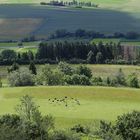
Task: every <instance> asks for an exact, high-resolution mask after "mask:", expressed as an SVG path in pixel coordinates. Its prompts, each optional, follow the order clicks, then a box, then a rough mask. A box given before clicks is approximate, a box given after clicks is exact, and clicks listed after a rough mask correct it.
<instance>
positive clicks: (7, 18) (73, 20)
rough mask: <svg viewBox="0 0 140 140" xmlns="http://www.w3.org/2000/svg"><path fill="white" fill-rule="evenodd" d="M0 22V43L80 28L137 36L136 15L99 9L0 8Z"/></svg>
mask: <svg viewBox="0 0 140 140" xmlns="http://www.w3.org/2000/svg"><path fill="white" fill-rule="evenodd" d="M16 11H18V12H16ZM120 19H121V20H120ZM0 20H1V22H0V25H1V26H0V30H1V33H0V38H1V39H2V40H4V39H20V38H23V37H26V36H29V35H35V36H37V37H39V38H42V37H47V36H48V34H50V33H52V32H54V31H56V30H57V29H66V30H68V31H75V30H76V29H79V28H83V29H86V30H95V31H99V32H101V33H107V34H109V33H114V32H116V31H117V32H124V33H125V32H129V31H136V32H140V24H139V23H140V17H139V14H138V13H131V14H130V13H126V12H119V11H114V10H107V9H100V8H99V9H75V8H74V9H72V8H57V7H47V6H46V7H45V6H39V5H0ZM15 20H16V22H14V21H15Z"/></svg>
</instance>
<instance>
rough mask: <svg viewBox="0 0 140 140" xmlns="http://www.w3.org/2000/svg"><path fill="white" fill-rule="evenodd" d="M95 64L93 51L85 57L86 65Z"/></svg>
mask: <svg viewBox="0 0 140 140" xmlns="http://www.w3.org/2000/svg"><path fill="white" fill-rule="evenodd" d="M95 62H96V58H95V56H94V53H93V51H90V52H89V53H88V55H87V63H89V64H94V63H95Z"/></svg>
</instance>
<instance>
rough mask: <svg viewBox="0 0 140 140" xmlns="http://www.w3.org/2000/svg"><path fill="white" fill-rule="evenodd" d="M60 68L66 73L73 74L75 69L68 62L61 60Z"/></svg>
mask: <svg viewBox="0 0 140 140" xmlns="http://www.w3.org/2000/svg"><path fill="white" fill-rule="evenodd" d="M58 69H59V70H60V71H62V72H63V73H64V74H66V75H72V74H73V71H74V69H73V68H72V67H71V66H70V65H69V64H68V63H66V62H59V64H58Z"/></svg>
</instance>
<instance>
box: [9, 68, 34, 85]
mask: <svg viewBox="0 0 140 140" xmlns="http://www.w3.org/2000/svg"><path fill="white" fill-rule="evenodd" d="M8 82H9V84H10V86H33V85H34V84H35V82H34V76H33V75H32V74H31V72H30V71H29V70H28V69H27V68H21V69H19V70H18V71H14V72H12V73H10V74H9V76H8Z"/></svg>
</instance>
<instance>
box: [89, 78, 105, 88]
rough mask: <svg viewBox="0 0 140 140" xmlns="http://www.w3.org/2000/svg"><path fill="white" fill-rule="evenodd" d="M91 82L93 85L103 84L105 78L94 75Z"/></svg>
mask: <svg viewBox="0 0 140 140" xmlns="http://www.w3.org/2000/svg"><path fill="white" fill-rule="evenodd" d="M91 83H92V85H98V86H99V85H100V86H101V85H103V79H102V78H101V77H100V76H99V77H93V78H92V79H91Z"/></svg>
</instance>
